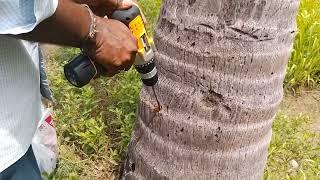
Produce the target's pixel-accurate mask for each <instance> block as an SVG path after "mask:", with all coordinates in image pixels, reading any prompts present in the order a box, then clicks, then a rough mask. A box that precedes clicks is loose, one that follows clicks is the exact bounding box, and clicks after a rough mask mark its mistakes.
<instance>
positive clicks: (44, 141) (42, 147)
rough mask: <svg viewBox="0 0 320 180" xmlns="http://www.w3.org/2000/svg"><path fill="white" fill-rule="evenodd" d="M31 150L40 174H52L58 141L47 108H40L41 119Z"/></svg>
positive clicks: (56, 157) (56, 156)
mask: <svg viewBox="0 0 320 180" xmlns="http://www.w3.org/2000/svg"><path fill="white" fill-rule="evenodd" d="M32 149H33V152H34V155H35V157H36V160H37V163H38V166H39V169H40V172H41V173H44V172H46V173H47V174H50V173H52V172H53V171H54V169H55V168H56V165H57V159H58V141H57V133H56V129H55V127H54V124H53V119H52V116H51V109H49V108H42V118H41V120H40V121H39V125H38V129H37V131H36V133H35V135H34V137H33V140H32Z"/></svg>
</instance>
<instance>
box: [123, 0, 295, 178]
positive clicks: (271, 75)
mask: <svg viewBox="0 0 320 180" xmlns="http://www.w3.org/2000/svg"><path fill="white" fill-rule="evenodd" d="M298 6H299V1H298V0H282V1H279V0H215V1H214V0H164V2H163V7H162V9H161V14H160V18H159V20H158V24H157V28H156V30H155V44H156V46H157V49H158V52H157V53H156V59H157V63H158V70H159V72H160V80H159V84H158V86H156V92H157V94H158V95H159V98H160V102H161V104H162V105H163V109H162V110H161V111H160V112H159V113H156V112H154V111H153V110H152V109H153V107H154V104H156V103H155V101H154V97H153V92H152V91H151V89H149V88H146V87H145V88H143V90H142V92H141V101H140V105H139V112H138V119H137V122H136V126H135V130H134V133H133V137H132V141H131V143H130V145H129V150H128V155H127V157H126V162H125V168H124V172H123V174H122V175H123V179H139V180H142V179H146V180H153V179H156V180H157V179H183V180H187V179H197V180H202V179H262V178H263V172H264V167H265V164H266V159H267V148H268V145H269V142H270V139H271V134H272V133H271V127H272V121H273V118H274V116H275V114H276V111H277V107H278V105H279V104H280V102H281V100H282V97H283V80H284V76H285V70H286V67H287V61H288V58H289V56H290V52H291V48H292V43H293V37H294V32H295V31H296V22H295V17H296V13H297V9H298Z"/></svg>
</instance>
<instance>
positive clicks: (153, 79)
mask: <svg viewBox="0 0 320 180" xmlns="http://www.w3.org/2000/svg"><path fill="white" fill-rule="evenodd" d="M135 68H136V70H137V71H138V72H139V73H140V77H141V80H142V82H143V84H145V85H146V86H154V85H156V84H157V82H158V72H157V68H156V64H155V62H154V59H152V60H150V61H149V62H147V63H146V64H143V65H135Z"/></svg>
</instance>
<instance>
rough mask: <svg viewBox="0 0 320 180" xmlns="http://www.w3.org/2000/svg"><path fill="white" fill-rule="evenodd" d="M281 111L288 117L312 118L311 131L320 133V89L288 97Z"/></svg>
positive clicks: (285, 98)
mask: <svg viewBox="0 0 320 180" xmlns="http://www.w3.org/2000/svg"><path fill="white" fill-rule="evenodd" d="M280 110H281V111H282V112H283V113H285V114H288V115H293V116H296V115H298V114H305V115H308V116H310V117H311V118H312V119H313V120H314V123H313V124H312V125H311V127H310V129H311V130H314V131H316V132H319V133H320V88H317V89H315V90H312V91H301V92H300V93H299V95H296V96H293V95H286V96H285V97H284V100H283V102H282V104H281V107H280Z"/></svg>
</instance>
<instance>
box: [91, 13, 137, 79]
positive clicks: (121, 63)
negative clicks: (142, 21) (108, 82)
mask: <svg viewBox="0 0 320 180" xmlns="http://www.w3.org/2000/svg"><path fill="white" fill-rule="evenodd" d="M97 31H98V32H97V34H96V38H95V47H93V49H94V51H93V52H90V56H91V58H92V60H93V61H95V62H97V63H98V64H100V65H102V66H103V67H104V68H105V69H106V75H107V76H113V75H115V74H117V73H119V72H120V71H121V70H129V69H130V67H131V66H132V64H133V62H134V60H135V55H136V53H137V40H136V38H135V37H134V36H133V35H132V33H131V31H130V30H129V29H128V28H127V27H126V26H125V25H124V24H123V23H121V22H119V21H116V20H112V19H105V18H99V17H97Z"/></svg>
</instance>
